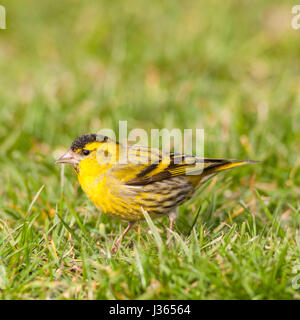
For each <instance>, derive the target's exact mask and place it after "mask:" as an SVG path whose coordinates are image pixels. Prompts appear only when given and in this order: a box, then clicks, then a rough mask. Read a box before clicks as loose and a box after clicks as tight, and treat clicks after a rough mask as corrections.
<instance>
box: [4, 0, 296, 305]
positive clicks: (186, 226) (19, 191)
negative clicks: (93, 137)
mask: <svg viewBox="0 0 300 320" xmlns="http://www.w3.org/2000/svg"><path fill="white" fill-rule="evenodd" d="M294 4H296V3H294V2H293V1H286V0H284V1H274V0H269V1H261V0H251V1H250V0H249V1H234V0H232V1H228V0H225V1H222V2H220V1H219V0H213V1H209V2H208V1H184V2H183V1H176V0H175V1H173V0H172V1H171V0H170V1H166V0H165V1H158V0H157V1H156V0H155V1H151V4H150V2H149V1H144V0H143V1H137V0H129V1H125V2H124V1H113V2H112V1H104V0H103V1H96V0H90V1H83V0H77V1H74V0H64V1H57V2H54V1H52V0H45V1H42V2H41V1H37V0H32V1H27V2H26V5H25V4H22V5H20V1H16V0H9V1H2V2H1V5H4V6H5V7H6V11H7V30H0V154H1V155H0V172H1V174H0V298H1V299H299V298H300V291H299V289H298V290H296V289H293V287H292V285H291V283H292V280H293V278H294V277H295V275H296V274H295V273H294V272H293V271H294V268H295V267H297V266H299V264H300V261H299V257H300V238H299V228H300V212H299V211H300V209H299V208H300V205H299V204H300V203H299V196H300V187H299V186H300V160H299V150H300V133H299V132H300V106H299V104H300V93H299V92H300V78H299V74H300V62H299V52H300V42H299V34H300V31H299V30H298V31H296V30H293V29H292V28H291V27H290V19H291V7H292V6H293V5H294ZM119 120H128V125H129V128H128V129H132V128H136V127H138V128H144V129H146V130H147V131H148V132H149V131H150V129H151V128H164V127H166V128H169V129H171V128H180V129H184V128H204V129H205V155H206V156H208V157H228V158H237V159H253V160H261V161H263V162H262V163H260V164H255V165H251V166H250V165H249V166H245V167H242V168H237V169H234V170H232V171H230V172H228V173H225V174H220V175H219V176H218V177H217V178H215V179H213V180H211V181H210V182H209V183H207V184H206V188H203V190H201V191H200V192H199V195H198V196H197V197H195V198H193V199H192V200H191V201H190V202H188V203H186V204H184V205H183V206H182V207H181V208H180V216H179V219H178V220H177V222H176V225H175V233H174V235H173V241H174V244H173V248H172V250H171V251H168V249H167V246H166V232H165V228H166V226H167V225H168V221H167V218H166V217H164V218H162V219H161V220H154V225H155V228H153V226H152V224H151V223H150V227H149V226H148V225H147V222H144V223H142V224H141V225H138V226H137V227H135V229H134V230H133V231H132V232H130V233H129V234H128V236H126V238H125V240H124V243H123V245H122V246H121V248H120V250H119V252H118V253H117V254H116V255H115V256H110V255H107V254H106V253H105V252H108V251H109V250H110V249H111V247H112V244H113V242H114V240H115V239H116V238H117V236H118V235H119V233H120V232H121V231H122V230H123V229H124V227H125V224H124V223H122V222H120V221H118V220H113V219H111V218H110V217H108V216H105V215H103V214H102V213H100V212H99V211H97V210H96V209H95V208H94V207H93V205H92V204H91V203H90V202H89V201H88V199H87V197H86V196H85V194H84V193H83V192H82V191H81V189H80V187H79V186H78V183H77V181H76V177H75V175H74V174H73V172H72V170H71V169H70V168H66V169H65V179H64V185H63V187H62V185H61V172H60V170H61V169H60V167H58V166H55V165H54V161H55V159H56V158H57V157H58V156H59V155H61V154H62V152H63V151H64V150H66V148H68V146H69V145H70V143H71V142H72V140H73V139H74V138H75V137H77V136H78V135H80V134H82V133H87V132H93V131H98V130H99V129H101V128H104V127H106V128H112V129H115V130H117V127H118V121H119ZM156 228H157V229H156ZM149 231H152V232H149Z"/></svg>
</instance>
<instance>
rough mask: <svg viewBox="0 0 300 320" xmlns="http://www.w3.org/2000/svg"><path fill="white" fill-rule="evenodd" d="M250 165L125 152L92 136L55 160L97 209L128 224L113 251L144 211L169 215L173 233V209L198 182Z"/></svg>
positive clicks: (155, 152)
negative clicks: (73, 175) (69, 167)
mask: <svg viewBox="0 0 300 320" xmlns="http://www.w3.org/2000/svg"><path fill="white" fill-rule="evenodd" d="M124 160H125V161H124ZM250 162H253V161H237V160H229V159H208V158H204V159H203V158H198V157H194V156H191V155H184V154H176V153H165V152H163V151H161V150H158V149H154V148H148V147H143V146H136V145H134V146H127V147H126V148H125V147H124V146H123V145H122V144H119V143H118V142H115V141H113V140H111V139H109V138H108V137H106V136H102V135H97V134H86V135H82V136H80V137H79V138H77V139H76V140H74V141H73V143H72V145H71V147H70V149H69V151H68V152H67V153H66V154H65V155H63V156H62V157H61V158H60V159H58V160H57V163H69V164H72V165H73V167H74V169H75V172H76V173H77V175H78V180H79V183H80V185H81V187H82V189H83V190H84V192H85V193H86V194H87V196H88V197H89V198H90V200H91V201H92V202H93V203H94V204H95V206H96V207H98V208H100V210H101V211H102V212H104V213H107V214H109V215H113V216H116V217H119V218H121V219H123V220H126V221H128V222H129V224H128V227H127V228H126V229H125V231H124V233H123V234H122V235H121V236H120V237H119V239H118V240H117V242H116V243H115V245H114V247H113V252H115V251H116V250H117V248H118V245H119V243H120V242H121V240H122V238H123V236H124V235H125V234H126V233H127V231H128V230H129V229H130V228H131V227H132V225H133V224H134V222H136V221H138V220H141V219H144V213H143V212H144V211H146V212H147V213H148V214H149V215H150V216H151V217H160V216H163V215H168V216H169V218H170V228H171V229H172V228H173V223H174V219H175V217H176V214H175V209H176V207H178V206H179V205H180V204H182V203H183V202H185V201H186V200H188V199H190V198H191V197H192V195H193V194H194V192H195V191H196V190H197V188H198V187H199V186H200V185H201V184H202V183H203V182H205V181H207V180H208V179H209V178H211V177H212V176H214V175H215V174H217V173H218V172H220V171H223V170H227V169H231V168H234V167H237V166H241V165H244V164H247V163H250Z"/></svg>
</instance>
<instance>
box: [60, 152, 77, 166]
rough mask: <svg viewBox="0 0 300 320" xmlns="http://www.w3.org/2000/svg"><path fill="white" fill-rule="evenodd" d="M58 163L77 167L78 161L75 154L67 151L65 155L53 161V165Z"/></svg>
mask: <svg viewBox="0 0 300 320" xmlns="http://www.w3.org/2000/svg"><path fill="white" fill-rule="evenodd" d="M58 163H69V164H72V165H75V166H76V165H78V163H79V161H78V160H77V159H76V154H75V153H74V152H73V151H72V150H69V151H68V152H67V153H65V154H64V155H63V156H61V157H60V158H59V159H58V160H56V161H55V164H58Z"/></svg>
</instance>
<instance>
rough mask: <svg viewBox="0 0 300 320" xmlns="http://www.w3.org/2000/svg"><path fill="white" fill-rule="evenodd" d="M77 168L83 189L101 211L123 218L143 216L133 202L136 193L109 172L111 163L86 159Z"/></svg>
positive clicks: (137, 218)
mask: <svg viewBox="0 0 300 320" xmlns="http://www.w3.org/2000/svg"><path fill="white" fill-rule="evenodd" d="M78 169H79V170H78V181H79V183H80V185H81V187H82V189H83V191H84V192H85V193H86V194H87V196H88V197H89V199H90V200H91V201H92V202H93V203H94V205H95V206H96V207H98V208H100V209H101V211H102V212H104V213H108V214H111V215H114V216H117V217H119V218H122V219H125V220H139V219H140V218H142V217H143V214H142V212H141V208H140V207H139V206H138V205H137V203H136V202H135V200H136V193H135V192H134V190H130V189H129V188H128V187H126V186H125V185H123V184H122V182H121V181H120V180H119V179H117V178H116V177H115V176H114V175H112V174H111V172H110V170H111V169H112V165H111V164H104V165H101V164H99V163H98V162H97V161H95V160H94V159H86V160H84V161H81V163H80V165H79V168H78Z"/></svg>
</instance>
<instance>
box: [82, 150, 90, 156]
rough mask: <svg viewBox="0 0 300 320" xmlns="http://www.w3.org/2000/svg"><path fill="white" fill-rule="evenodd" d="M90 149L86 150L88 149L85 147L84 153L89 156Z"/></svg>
mask: <svg viewBox="0 0 300 320" xmlns="http://www.w3.org/2000/svg"><path fill="white" fill-rule="evenodd" d="M90 152H91V151H90V150H86V149H84V150H82V153H83V154H84V155H85V156H88V155H89V154H90Z"/></svg>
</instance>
